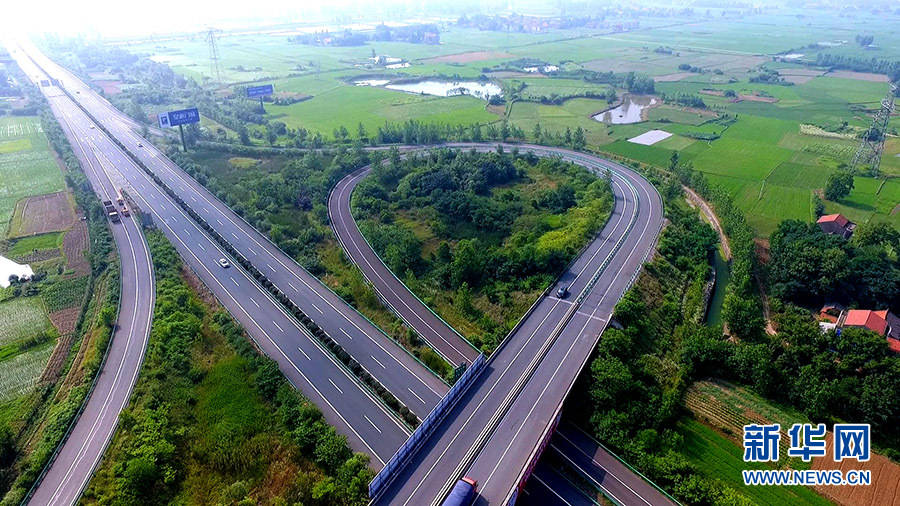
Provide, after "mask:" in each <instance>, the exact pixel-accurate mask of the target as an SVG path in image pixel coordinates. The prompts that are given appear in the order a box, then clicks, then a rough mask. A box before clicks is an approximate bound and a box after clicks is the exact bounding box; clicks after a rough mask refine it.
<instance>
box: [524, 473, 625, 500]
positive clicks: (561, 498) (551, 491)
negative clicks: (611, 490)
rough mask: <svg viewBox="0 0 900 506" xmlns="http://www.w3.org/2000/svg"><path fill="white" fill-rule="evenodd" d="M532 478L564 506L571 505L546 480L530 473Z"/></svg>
mask: <svg viewBox="0 0 900 506" xmlns="http://www.w3.org/2000/svg"><path fill="white" fill-rule="evenodd" d="M532 478H534V479H535V480H536V481H537V482H538V483H540V484H541V485H543V486H544V487H545V488H546V489H547V490H549V491H550V493H551V494H553V495H555V496H556V497H557V499H559V500H560V501H562V502H563V503H565V504H566V506H572V503H570V502H569V501H567V500H565V499H563V496H561V495H559V494H557V493H556V491H555V490H553V487H551V486H550V485H549V484H548V483H547V482H546V481H544V480H542V479H541V477H540V476H535V475H532ZM601 488H602V487H601ZM603 490H606V489H605V488H604V489H603ZM610 495H612V494H610ZM613 497H615V496H613ZM619 504H622V503H619Z"/></svg>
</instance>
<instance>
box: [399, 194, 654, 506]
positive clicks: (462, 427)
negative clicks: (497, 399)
mask: <svg viewBox="0 0 900 506" xmlns="http://www.w3.org/2000/svg"><path fill="white" fill-rule="evenodd" d="M616 185H617V187H618V188H619V190H620V191H621V192H622V193H623V194H624V193H625V191H624V190H623V189H622V187H621V186H620V185H618V182H616ZM645 192H646V190H645ZM635 193H636V192H635V190H634V189H632V195H635ZM627 205H628V200H627V199H626V200H625V207H624V208H623V210H622V214H620V215H619V217H618V219H617V220H616V224H615V226H614V227H613V229H612V232H614V231H616V230H618V228H619V224H620V223H621V222H622V218H623V217H624V211H625V209H627ZM634 212H637V209H635V211H634ZM651 215H652V214H651ZM648 225H649V221H648V222H647V225H645V227H644V228H645V230H646V227H647V226H648ZM610 237H612V233H611V235H610ZM641 238H643V233H642V234H641ZM641 238H639V239H638V241H640V240H641ZM606 240H607V241H609V240H610V239H609V238H607V239H606ZM601 249H602V248H598V249H597V251H596V252H594V254H593V255H592V256H591V259H589V260H588V265H590V263H591V261H592V260H593V258H594V257H595V256H596V255H597V254H598V253H599V251H600V250H601ZM611 256H612V252H611V253H610V255H608V256H607V258H609V257H611ZM623 265H624V264H623ZM620 270H621V269H620ZM581 272H584V268H583V269H582V270H581ZM581 272H579V274H578V275H576V280H577V279H578V277H580V275H581ZM616 278H618V275H616V277H615V278H614V279H613V282H614V281H615V279H616ZM558 304H559V299H556V300H555V302H554V305H553V307H552V308H551V309H550V311H548V312H547V314H546V316H544V319H543V320H542V321H541V322H540V323H539V324H538V326H537V328H536V329H535V330H534V332H532V334H531V335H530V336H529V338H528V339H527V340H526V342H525V344H524V345H522V347H521V348H520V349H519V350H518V351H517V352H516V354H515V356H513V358H512V360H511V361H510V362H509V364H507V366H506V368H505V369H504V370H503V372H501V373H500V376H499V378H498V379H497V382H496V383H494V384H493V385H492V386H491V388H490V389H488V392H487V394H485V396H484V397H483V398H482V399H481V401H480V402H479V403H478V405H477V406H475V408H474V410H473V411H472V413H471V414H470V415H469V417H468V418H467V419H466V420H465V422H463V424H462V425H461V426H460V428H459V430H457V431H456V434H454V436H453V438H452V439H451V440H450V442H449V443H448V444H447V446H446V447H445V448H444V450H443V451H442V452H441V453H440V454H439V455H438V456H437V458H436V459H435V461H434V463H432V465H431V467H430V468H429V469H428V471H426V472H425V475H424V476H423V477H422V479H421V480H420V481H419V483H418V484H417V485H416V487H415V488H414V489H413V491H412V492H411V493H410V495H409V498H408V499H407V500H406V501H405V502H404V503H403V504H404V505H406V504H409V502H410V501H411V500H412V499H413V496H414V495H415V494H416V493H417V492H418V490H419V488H421V487H422V485H424V484H425V481H426V480H427V479H428V477H429V476H430V475H431V473H432V471H434V469H435V467H437V465H438V464H439V463H440V462H441V460H442V459H443V458H444V456H445V455H446V453H447V451H448V450H449V447H450V446H451V445H452V444H453V443H454V442H455V441H456V439H457V438H458V437H459V436H460V434H461V433H462V432H463V431H464V430H466V428H467V425H468V424H469V422H470V421H471V420H472V418H474V417H475V415H476V414H477V413H478V411H479V410H480V408H481V405H482V404H484V402H485V401H486V400H487V399H488V397H490V395H491V393H492V392H493V390H494V388H496V387H497V385H498V384H499V382H500V380H501V379H502V378H503V377H504V376H505V375H506V373H507V371H508V370H509V368H510V367H512V365H513V364H514V363H515V362H516V360H517V358H518V356H519V354H521V353H522V352H523V351H524V350H525V348H526V347H527V345H528V343H529V342H531V339H532V338H533V337H534V334H535V333H536V332H537V331H538V330H540V329H541V327H543V325H544V321H545V320H547V318H549V317H550V315H551V314H552V313H553V311H554V309H555V308H556V306H557V305H558Z"/></svg>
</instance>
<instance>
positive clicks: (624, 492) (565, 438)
mask: <svg viewBox="0 0 900 506" xmlns="http://www.w3.org/2000/svg"><path fill="white" fill-rule="evenodd" d="M547 452H552V453H553V456H554V458H556V460H559V461H562V462H565V463H566V464H567V465H568V466H570V467H571V468H573V469H575V470H576V471H578V472H579V473H580V474H581V476H582V477H584V478H585V480H586V481H588V482H590V483H591V485H593V486H594V487H595V488H597V489H599V490H602V491H603V493H604V494H605V495H606V496H608V497H612V498H613V500H615V501H616V502H617V503H618V504H624V505H638V506H664V505H667V506H672V505H674V504H675V502H674V501H672V500H671V499H670V498H669V497H668V496H666V495H665V494H663V493H661V492H660V491H659V490H657V489H656V488H655V487H654V486H653V485H651V484H650V483H648V482H647V481H646V480H644V479H641V478H640V477H639V476H637V474H636V473H635V472H634V471H632V470H631V469H629V468H628V467H627V466H626V465H625V464H623V463H622V462H621V461H620V460H619V459H617V458H616V457H614V456H613V455H612V454H610V453H609V452H608V451H606V449H604V448H603V447H602V446H600V445H599V444H598V443H597V442H596V441H595V440H594V439H593V438H591V436H589V435H587V434H585V433H584V432H583V431H582V430H581V429H579V428H577V427H575V426H574V425H570V424H565V423H563V424H560V426H559V427H558V429H557V431H556V434H554V435H553V439H551V440H550V446H549V447H548V448H547Z"/></svg>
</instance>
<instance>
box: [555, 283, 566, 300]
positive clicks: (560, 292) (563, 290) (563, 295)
mask: <svg viewBox="0 0 900 506" xmlns="http://www.w3.org/2000/svg"><path fill="white" fill-rule="evenodd" d="M556 296H557V297H559V298H560V299H565V298H566V297H568V296H569V287H568V286H566V285H563V286H561V287H559V290H557V291H556Z"/></svg>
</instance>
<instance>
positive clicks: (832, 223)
mask: <svg viewBox="0 0 900 506" xmlns="http://www.w3.org/2000/svg"><path fill="white" fill-rule="evenodd" d="M816 223H817V224H818V225H819V228H821V229H822V232H825V233H826V234H832V235H839V236H841V237H843V238H844V239H849V238H850V236H851V235H853V231H854V230H855V229H856V223H853V222H852V221H850V220H848V219H847V217H846V216H844V215H843V214H839V213H838V214H826V215H824V216H822V217H820V218H819V219H818V220H816Z"/></svg>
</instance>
